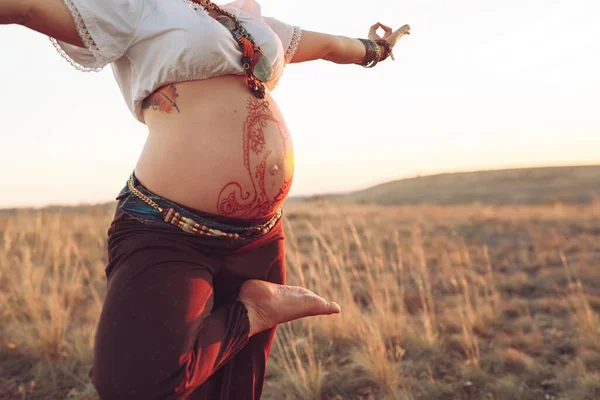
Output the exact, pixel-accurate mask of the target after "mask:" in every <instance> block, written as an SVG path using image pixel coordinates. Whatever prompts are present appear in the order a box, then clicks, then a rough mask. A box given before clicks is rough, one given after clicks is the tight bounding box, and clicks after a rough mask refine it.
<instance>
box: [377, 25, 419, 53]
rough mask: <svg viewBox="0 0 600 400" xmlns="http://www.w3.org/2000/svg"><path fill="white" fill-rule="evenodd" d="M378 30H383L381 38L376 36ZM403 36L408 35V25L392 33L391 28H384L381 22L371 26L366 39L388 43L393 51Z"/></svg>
mask: <svg viewBox="0 0 600 400" xmlns="http://www.w3.org/2000/svg"><path fill="white" fill-rule="evenodd" d="M379 28H381V29H383V31H384V32H385V33H384V34H383V37H381V36H379V35H378V34H377V29H379ZM404 35H410V26H409V25H408V24H406V25H402V26H401V27H400V28H398V29H397V30H396V31H392V28H390V27H389V26H385V25H383V24H382V23H381V22H378V23H376V24H375V25H373V26H371V29H370V30H369V36H368V37H369V39H371V40H373V41H377V40H381V39H383V40H385V41H386V42H388V43H389V44H390V47H391V48H392V49H393V48H394V46H395V45H396V43H398V40H400V38H401V37H402V36H404Z"/></svg>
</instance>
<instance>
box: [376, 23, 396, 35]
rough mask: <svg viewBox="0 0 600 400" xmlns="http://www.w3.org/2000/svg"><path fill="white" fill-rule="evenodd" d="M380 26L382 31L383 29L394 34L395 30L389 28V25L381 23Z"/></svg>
mask: <svg viewBox="0 0 600 400" xmlns="http://www.w3.org/2000/svg"><path fill="white" fill-rule="evenodd" d="M379 26H380V27H381V29H383V30H384V31H385V33H392V32H393V29H392V28H390V27H389V26H387V25H384V24H381V23H380V24H379Z"/></svg>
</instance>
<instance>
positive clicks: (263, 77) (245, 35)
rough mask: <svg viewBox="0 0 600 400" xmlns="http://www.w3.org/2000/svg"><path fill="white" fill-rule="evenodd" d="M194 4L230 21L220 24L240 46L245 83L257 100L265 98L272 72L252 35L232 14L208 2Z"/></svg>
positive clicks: (200, 0) (265, 104)
mask: <svg viewBox="0 0 600 400" xmlns="http://www.w3.org/2000/svg"><path fill="white" fill-rule="evenodd" d="M192 1H193V2H194V3H197V4H200V5H201V6H202V7H204V9H205V10H206V11H209V10H214V11H216V12H217V13H219V14H221V15H225V16H226V17H229V18H230V19H229V20H227V21H225V22H221V21H219V22H220V23H221V24H222V25H224V26H225V27H226V28H227V29H229V31H230V32H231V34H232V35H233V38H234V39H235V41H236V42H237V43H238V45H239V46H240V49H241V50H242V53H243V54H242V67H243V68H244V70H245V71H246V75H248V77H247V78H246V83H247V84H248V89H250V92H251V93H252V94H253V95H254V96H255V97H258V98H259V99H264V98H265V93H266V92H265V85H264V82H268V81H269V79H271V75H272V74H273V70H272V67H271V62H270V61H269V59H268V58H267V57H266V56H265V53H264V52H263V51H262V50H261V49H260V47H258V45H257V44H256V42H255V41H254V38H253V37H252V35H251V34H250V33H249V32H248V31H247V30H246V28H244V27H243V26H242V24H241V22H240V20H239V19H238V18H237V17H236V16H235V15H233V14H231V13H229V12H227V11H225V10H223V9H222V8H221V7H219V6H217V5H216V4H214V3H213V2H212V1H210V0H192ZM263 104H264V106H265V107H268V106H269V102H268V101H266V100H265V101H264V102H263Z"/></svg>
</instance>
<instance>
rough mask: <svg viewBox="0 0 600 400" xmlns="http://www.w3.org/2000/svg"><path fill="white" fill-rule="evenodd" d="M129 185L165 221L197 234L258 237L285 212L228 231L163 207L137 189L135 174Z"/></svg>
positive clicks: (271, 227) (128, 181) (238, 237)
mask: <svg viewBox="0 0 600 400" xmlns="http://www.w3.org/2000/svg"><path fill="white" fill-rule="evenodd" d="M127 186H128V187H129V190H131V193H133V194H134V195H135V196H137V197H139V198H140V199H141V200H142V201H143V202H144V203H146V204H148V205H149V206H150V207H152V208H154V209H156V210H158V211H159V212H160V213H161V215H162V216H163V219H164V221H165V222H167V223H169V224H171V225H174V226H176V227H178V228H180V229H181V230H183V231H185V232H189V233H193V234H196V235H203V236H215V237H223V238H229V239H240V240H246V239H252V238H257V237H260V236H264V235H266V234H267V233H269V232H270V231H271V229H273V227H274V226H275V224H276V223H277V221H279V219H280V218H281V216H282V214H283V212H282V210H281V208H280V209H279V210H277V212H276V213H275V215H274V216H273V217H272V218H271V219H269V220H268V221H267V222H265V223H264V224H260V225H255V226H250V227H231V229H230V230H228V231H227V230H225V229H215V228H210V227H208V226H206V225H202V224H200V223H198V222H196V221H194V220H193V219H191V218H188V217H184V216H183V215H181V214H180V213H179V212H177V211H176V210H175V209H174V208H166V209H163V208H162V207H160V206H159V205H158V204H156V202H154V201H153V200H152V199H150V198H149V197H148V196H146V195H145V194H143V193H142V192H140V191H139V190H138V189H136V187H135V186H134V182H133V175H132V176H131V177H130V178H129V179H128V180H127ZM219 225H222V224H219Z"/></svg>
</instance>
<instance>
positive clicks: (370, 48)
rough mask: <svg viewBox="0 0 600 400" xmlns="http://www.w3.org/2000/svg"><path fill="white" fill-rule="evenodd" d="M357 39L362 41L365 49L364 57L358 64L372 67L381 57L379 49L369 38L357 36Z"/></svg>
mask: <svg viewBox="0 0 600 400" xmlns="http://www.w3.org/2000/svg"><path fill="white" fill-rule="evenodd" d="M358 40H360V41H361V42H362V44H363V45H364V46H365V49H366V54H365V58H364V59H363V61H362V62H361V63H360V64H359V65H362V66H363V67H365V68H373V67H374V66H375V65H377V63H378V62H379V61H380V59H381V49H380V48H379V46H378V45H377V44H376V43H375V42H374V41H372V40H370V39H361V38H359V39H358Z"/></svg>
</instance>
